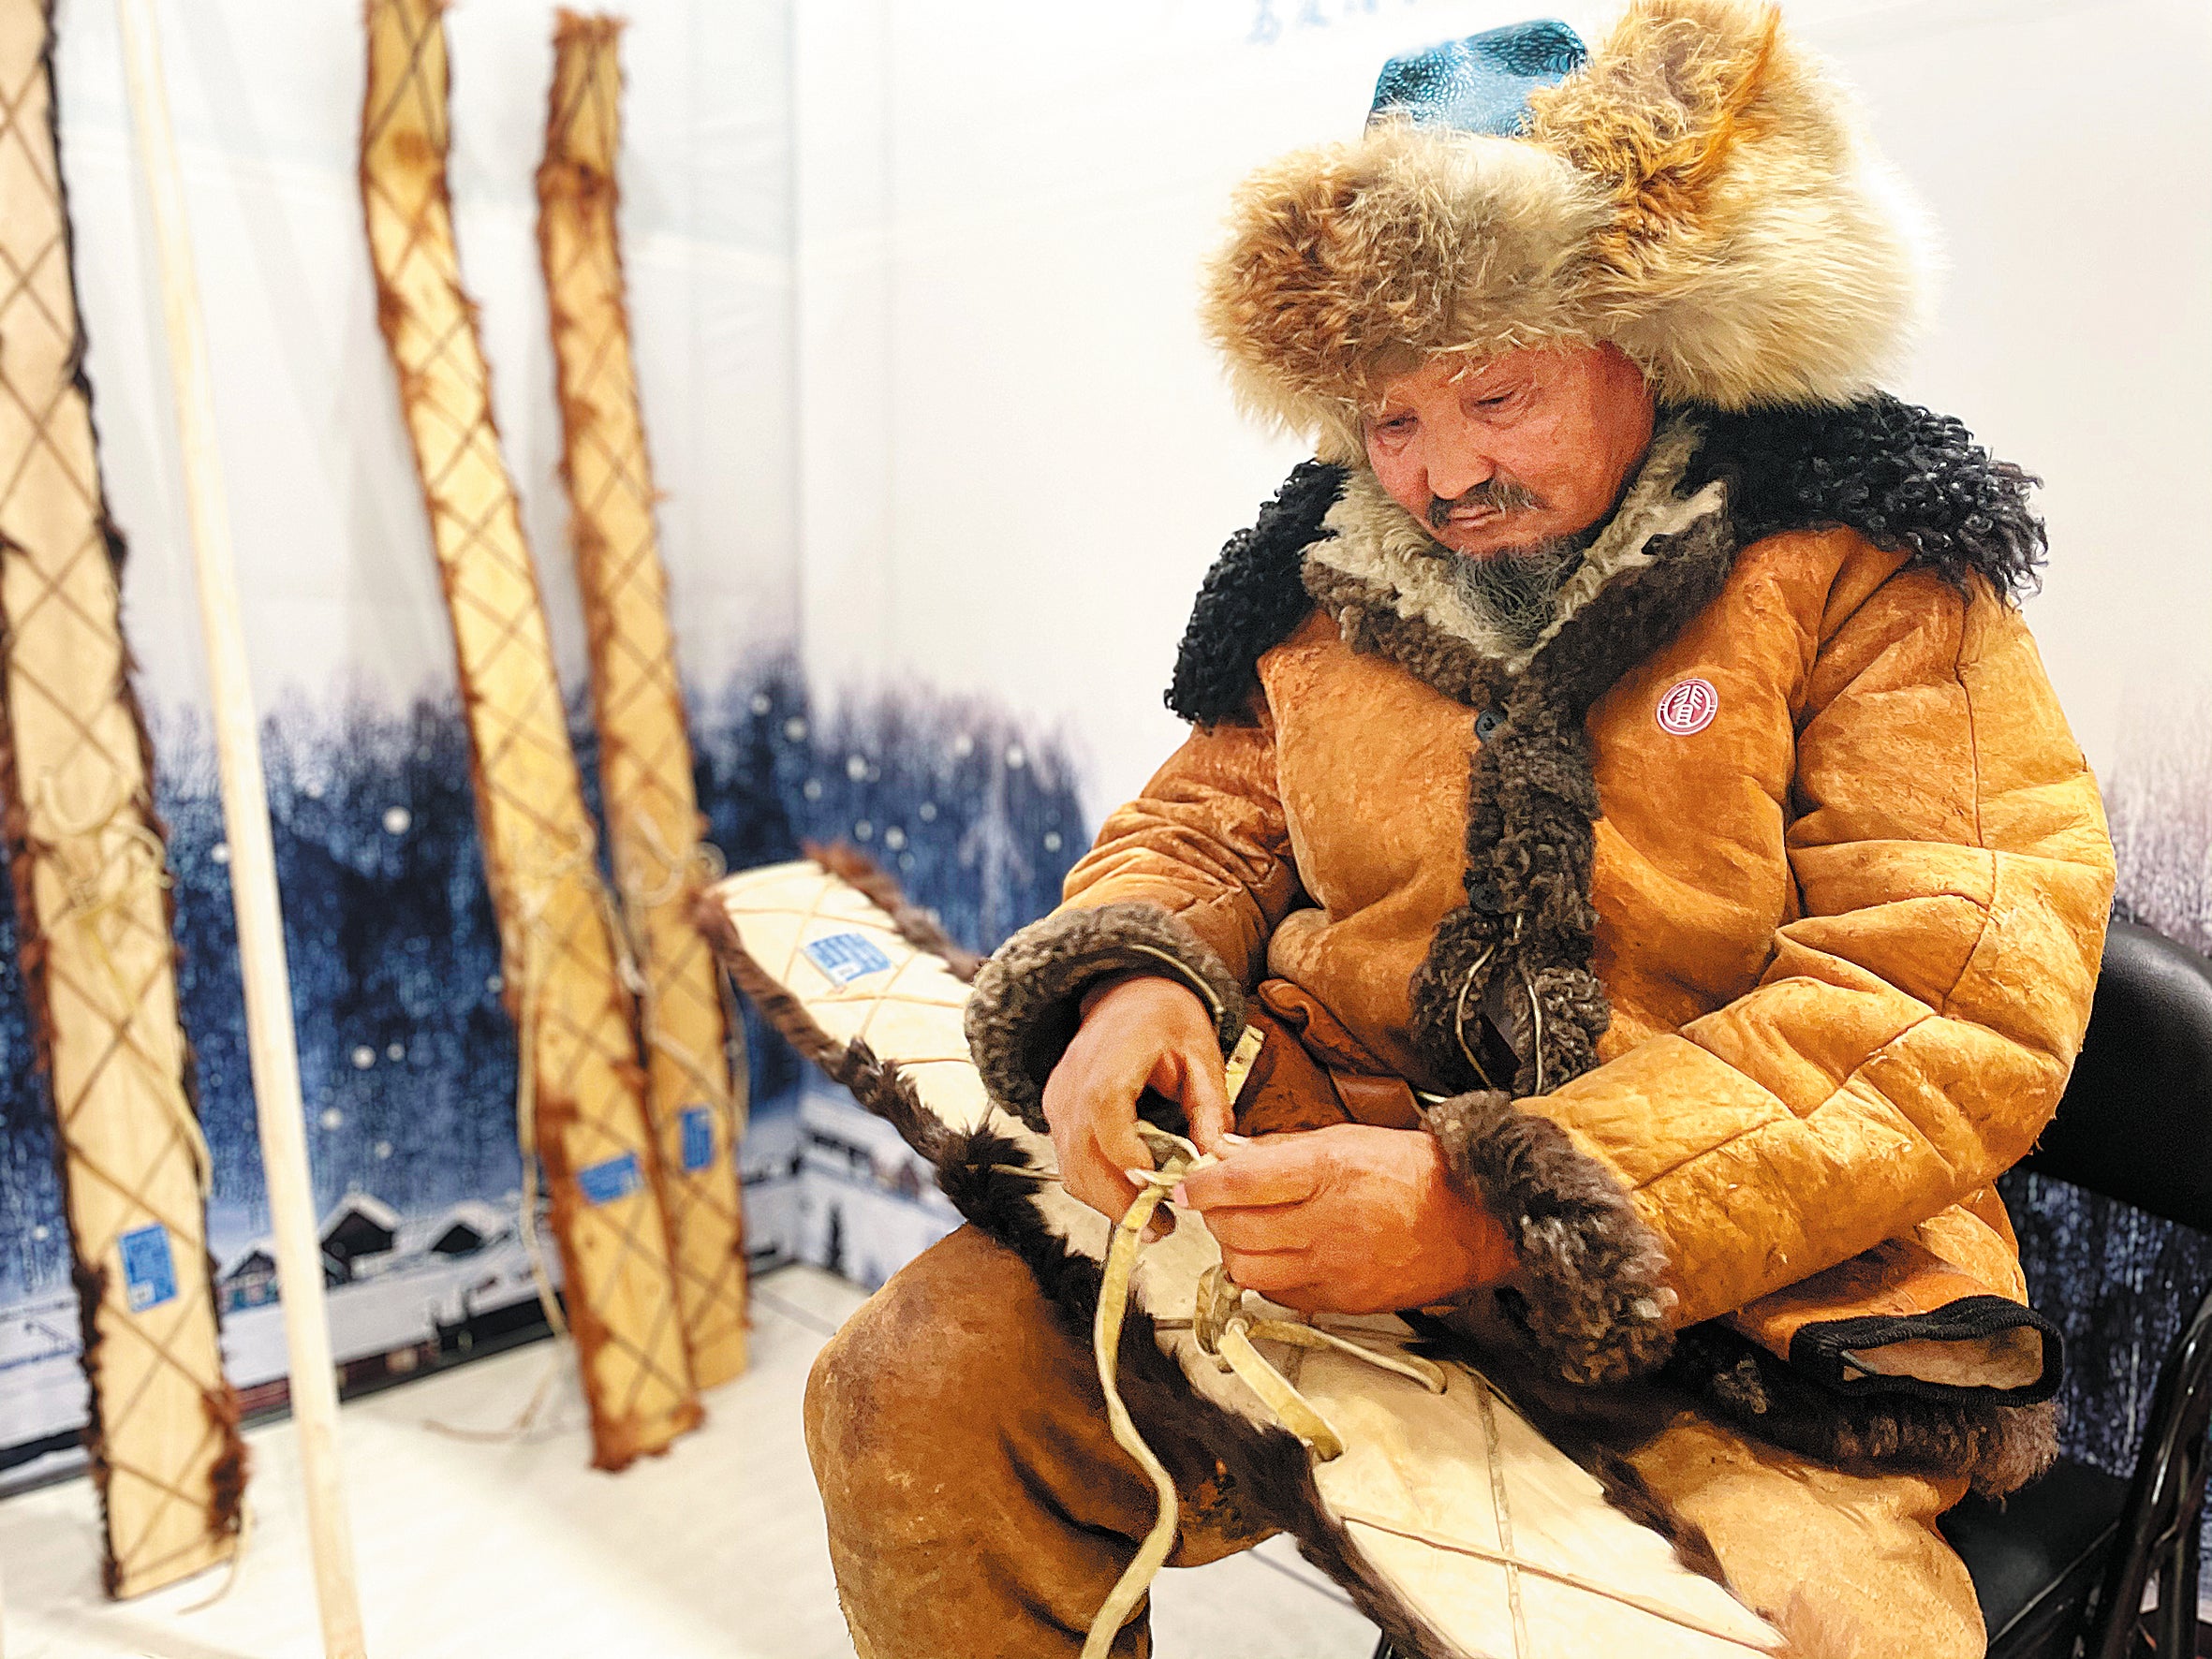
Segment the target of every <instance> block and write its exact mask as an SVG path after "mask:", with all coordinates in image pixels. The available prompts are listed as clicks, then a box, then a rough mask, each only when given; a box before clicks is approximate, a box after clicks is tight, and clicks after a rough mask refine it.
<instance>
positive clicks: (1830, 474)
mask: <svg viewBox="0 0 2212 1659" xmlns="http://www.w3.org/2000/svg"><path fill="white" fill-rule="evenodd" d="M1688 413H1689V414H1690V415H1691V416H1692V418H1694V419H1695V420H1696V421H1697V422H1698V424H1699V425H1700V426H1701V427H1702V428H1703V431H1704V434H1705V435H1704V441H1703V443H1702V444H1701V445H1700V446H1699V448H1698V452H1697V455H1696V457H1695V458H1694V459H1693V460H1692V461H1691V462H1690V466H1689V472H1688V477H1685V478H1684V480H1683V484H1682V489H1683V492H1684V493H1686V494H1688V493H1691V492H1695V491H1696V490H1698V489H1700V488H1702V487H1703V485H1705V484H1706V483H1708V482H1710V481H1712V480H1713V479H1715V478H1720V479H1723V480H1725V482H1726V483H1727V486H1728V492H1729V516H1730V518H1731V520H1732V521H1733V524H1734V527H1735V533H1736V536H1737V539H1738V541H1739V543H1740V544H1741V545H1744V546H1748V545H1749V544H1750V543H1752V542H1754V541H1758V540H1760V539H1762V537H1765V536H1774V535H1777V534H1779V533H1781V532H1783V531H1786V530H1816V529H1830V528H1834V527H1836V526H1838V525H1840V526H1843V527H1845V528H1847V529H1851V530H1855V531H1857V532H1858V533H1859V534H1860V535H1862V536H1865V537H1866V539H1867V540H1869V541H1871V542H1872V543H1874V545H1875V546H1877V547H1879V548H1882V549H1884V550H1886V551H1893V552H1905V553H1908V554H1909V555H1910V560H1911V562H1912V563H1913V564H1916V565H1924V566H1925V567H1926V568H1929V569H1932V570H1935V571H1938V572H1939V573H1940V574H1941V575H1942V576H1943V577H1944V578H1945V579H1946V580H1950V581H1951V582H1953V583H1954V584H1959V585H1964V583H1965V582H1966V580H1967V578H1968V577H1969V575H1972V574H1979V575H1981V576H1983V577H1984V578H1986V579H1987V580H1988V581H1989V582H1990V584H1991V585H1992V586H1994V587H1995V588H1996V589H1997V590H1998V592H1999V593H2001V594H2005V595H2013V596H2017V595H2022V594H2025V593H2028V592H2029V591H2032V589H2033V588H2034V586H2035V581H2036V576H2037V572H2038V570H2039V569H2040V567H2041V566H2042V560H2043V554H2044V551H2045V546H2046V543H2045V540H2044V536H2043V524H2042V520H2041V519H2040V518H2038V517H2037V516H2036V514H2035V513H2034V511H2033V510H2032V509H2031V508H2030V507H2029V506H2028V491H2029V490H2030V489H2031V488H2032V487H2033V486H2034V484H2035V483H2036V479H2034V478H2033V477H2030V476H2029V475H2028V474H2027V473H2024V472H2022V471H2021V470H2020V468H2018V467H2017V466H2014V465H2013V463H2012V462H2005V461H1998V460H1996V459H1994V458H1993V457H1992V456H1991V455H1990V454H1989V452H1988V451H1987V450H1986V449H1984V448H1982V447H1981V446H1980V445H1979V444H1977V443H1975V442H1974V440H1973V437H1972V435H1971V434H1970V433H1968V431H1967V429H1966V428H1965V427H1964V426H1963V425H1961V424H1960V423H1959V422H1958V421H1957V420H1956V419H1954V418H1952V417H1951V416H1948V415H1936V414H1931V413H1930V412H1929V411H1928V410H1926V409H1923V408H1918V407H1916V406H1914V405H1912V404H1906V403H1902V402H1900V401H1899V400H1898V399H1896V398H1894V397H1888V396H1881V397H1876V398H1871V399H1869V400H1867V401H1866V402H1865V403H1862V404H1851V405H1850V406H1849V407H1846V408H1839V409H1803V410H1766V411H1759V412H1754V413H1751V414H1743V415H1731V414H1725V413H1722V412H1721V411H1719V410H1716V409H1695V410H1691V411H1689V412H1688ZM1344 478H1345V469H1344V468H1343V467H1340V466H1330V465H1324V464H1323V463H1321V462H1315V461H1308V462H1302V463H1301V464H1300V465H1299V466H1297V467H1296V468H1294V469H1293V470H1292V471H1291V473H1290V477H1289V478H1287V479H1286V480H1285V481H1284V483H1283V487H1282V488H1281V490H1279V491H1278V492H1276V496H1275V499H1274V500H1272V501H1270V502H1269V503H1268V504H1267V505H1266V506H1265V507H1261V509H1260V515H1259V518H1258V519H1257V520H1256V521H1254V523H1253V524H1252V526H1251V528H1249V529H1247V530H1240V531H1239V532H1237V534H1236V535H1234V536H1231V537H1230V539H1229V543H1228V545H1227V546H1226V547H1224V548H1223V549H1222V550H1221V556H1220V558H1219V559H1217V561H1216V562H1215V565H1214V567H1213V569H1212V570H1211V571H1209V572H1208V573H1207V576H1206V580H1205V584H1204V586H1203V587H1202V588H1201V589H1200V591H1199V595H1198V602H1197V604H1196V605H1195V606H1193V608H1192V609H1191V613H1190V624H1189V626H1188V627H1187V629H1186V630H1185V632H1184V635H1183V642H1182V645H1181V647H1180V648H1179V649H1178V650H1177V652H1176V654H1175V673H1174V678H1173V680H1172V683H1170V685H1169V687H1168V692H1167V705H1168V707H1169V708H1170V709H1172V710H1173V711H1174V712H1176V713H1177V714H1180V715H1181V716H1182V717H1183V718H1184V719H1186V720H1188V721H1191V722H1193V723H1195V724H1197V725H1201V726H1212V725H1218V724H1221V723H1223V722H1230V723H1237V722H1242V721H1244V720H1246V719H1247V718H1249V714H1248V711H1249V708H1250V704H1251V698H1252V697H1253V695H1254V694H1255V693H1256V692H1257V691H1258V689H1259V684H1260V681H1259V673H1258V665H1259V661H1260V658H1261V656H1262V655H1264V654H1265V653H1267V652H1268V651H1270V650H1272V649H1273V648H1274V647H1275V646H1276V645H1279V644H1281V643H1282V641H1283V640H1285V639H1288V638H1290V633H1291V632H1292V630H1294V629H1295V628H1296V627H1297V626H1298V624H1300V623H1301V622H1303V621H1304V620H1305V616H1306V613H1307V612H1308V611H1309V610H1311V609H1312V608H1313V600H1312V599H1311V597H1310V596H1309V595H1307V594H1306V592H1305V587H1304V585H1303V584H1302V582H1301V580H1300V576H1299V571H1300V565H1301V563H1302V561H1303V557H1304V554H1305V549H1306V548H1307V547H1308V546H1309V545H1310V544H1311V543H1313V542H1314V541H1315V540H1317V539H1318V538H1319V537H1320V536H1321V535H1322V534H1323V531H1322V528H1321V521H1322V519H1323V518H1324V517H1325V516H1326V515H1327V514H1328V511H1329V509H1330V507H1333V506H1335V502H1336V497H1337V494H1338V492H1339V491H1340V490H1341V489H1342V488H1343V484H1344Z"/></svg>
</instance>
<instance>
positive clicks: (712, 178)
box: [56, 0, 793, 705]
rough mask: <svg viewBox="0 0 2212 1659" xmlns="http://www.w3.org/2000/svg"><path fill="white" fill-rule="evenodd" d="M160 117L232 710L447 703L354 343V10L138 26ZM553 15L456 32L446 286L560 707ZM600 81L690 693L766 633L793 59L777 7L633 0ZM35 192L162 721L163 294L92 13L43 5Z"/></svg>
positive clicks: (464, 8)
mask: <svg viewBox="0 0 2212 1659" xmlns="http://www.w3.org/2000/svg"><path fill="white" fill-rule="evenodd" d="M157 9H158V15H159V19H160V22H161V26H162V30H163V41H164V47H165V51H166V53H167V68H168V80H169V92H170V107H171V111H172V115H173V118H174V121H175V125H176V128H177V133H178V139H179V144H180V147H181V150H182V155H183V165H184V178H185V188H186V193H187V203H188V207H189V210H190V213H191V215H192V229H193V235H194V241H195V243H196V251H197V257H198V261H199V287H200V294H201V299H202V302H203V303H204V305H205V307H206V313H207V330H208V336H209V349H210V352H211V354H212V356H213V359H214V392H215V403H216V421H217V431H218V437H219V440H220V443H221V448H222V451H223V460H224V464H225V470H226V473H227V475H228V481H229V491H230V497H231V519H232V522H233V527H234V530H235V534H236V536H237V543H238V547H237V551H238V561H239V568H240V576H241V580H242V584H243V588H244V591H245V595H246V604H247V610H246V616H245V624H246V632H247V638H248V643H249V645H250V647H251V650H252V653H253V666H254V678H255V688H256V691H257V693H258V695H259V697H261V700H262V701H263V703H264V705H269V704H272V703H273V701H274V700H275V699H276V698H277V697H281V696H282V695H284V694H285V693H286V692H287V691H288V690H294V691H304V692H307V693H309V694H320V693H324V692H327V691H329V690H332V689H335V687H336V685H337V683H339V682H341V681H342V680H344V679H345V678H346V677H347V676H348V675H366V676H369V677H371V678H373V679H374V680H375V681H376V682H377V683H380V685H381V686H382V687H383V688H384V689H385V690H386V691H388V692H390V693H391V694H396V695H399V696H411V695H413V694H415V693H416V692H418V691H420V690H422V689H425V688H426V687H450V685H451V683H452V677H453V675H452V639H451V635H450V631H449V630H448V627H447V624H446V616H445V609H444V603H443V601H442V599H441V598H440V596H439V593H438V586H437V573H436V566H435V563H434V562H433V559H432V556H431V551H430V541H429V532H428V527H427V524H426V522H425V521H424V518H423V513H422V505H421V497H420V490H419V488H418V486H417V484H416V482H415V474H414V465H413V462H412V461H411V460H410V458H409V455H408V450H407V445H406V433H405V431H404V430H403V429H402V427H401V425H400V421H399V413H398V404H397V397H396V393H395V391H394V389H393V381H392V375H391V368H390V365H389V362H388V360H387V359H386V357H385V353H384V345H383V341H382V339H381V338H380V336H379V335H378V334H377V331H376V311H375V301H374V298H373V294H372V289H371V285H370V277H369V265H368V252H367V246H366V243H365V242H364V240H363V237H362V231H361V198H360V192H359V187H358V185H357V184H356V182H355V156H356V151H357V135H358V130H359V125H360V120H361V73H362V68H361V61H362V60H361V51H362V45H361V7H360V5H359V4H358V0H284V4H281V5H272V4H269V3H268V0H165V3H163V4H161V5H160V6H159V7H158V8H157ZM553 9H554V8H553V5H552V4H551V0H465V3H464V4H461V5H458V6H456V7H454V8H453V10H452V12H451V14H450V20H449V29H450V37H451V42H452V64H453V156H452V169H451V170H452V186H453V194H454V198H455V215H456V221H457V236H458V239H459V242H460V244H461V259H462V267H463V271H464V274H465V280H466V282H467V284H468V286H469V288H470V290H471V292H472V293H473V294H474V295H475V297H476V298H477V300H478V301H480V303H481V305H482V316H483V327H484V332H485V337H486V344H487V347H488V349H489V353H490V356H491V359H492V362H493V371H494V398H495V401H496V405H497V409H498V413H499V418H500V425H501V428H502V430H503V432H504V433H505V437H506V446H507V456H508V461H509V465H510V467H511V468H512V469H513V471H514V473H515V475H516V479H517V482H518V484H519V486H520V487H521V490H522V492H523V498H524V511H525V518H526V521H527V524H528V528H529V530H530V533H531V537H532V541H533V543H534V545H535V547H536V550H537V553H538V566H539V570H540V573H541V576H542V578H543V580H544V582H545V585H546V588H547V590H548V600H549V605H550V608H551V609H552V612H553V621H554V625H555V636H556V642H557V644H558V646H559V648H560V650H561V653H562V656H563V660H564V666H565V668H568V670H570V671H571V672H570V683H571V684H572V685H574V684H581V681H580V680H579V679H578V678H576V676H578V675H581V673H582V653H583V647H582V621H581V616H580V613H579V609H578V606H577V603H576V598H575V592H574V580H573V573H572V568H571V566H570V565H569V563H568V551H567V543H566V541H565V538H564V536H563V525H564V523H565V521H566V518H567V505H566V501H565V499H564V497H563V495H562V492H561V490H560V486H559V483H558V481H557V478H556V477H555V474H554V469H555V467H556V466H557V464H558V462H559V457H560V441H561V439H560V426H559V418H558V413H557V410H556V407H555V405H554V403H553V366H552V353H551V348H550V345H549V343H548V340H547V335H546V318H545V294H544V285H543V282H542V280H541V278H540V277H539V274H538V251H537V242H536V239H535V231H534V225H535V222H536V213H537V201H536V196H535V192H534V185H533V175H534V173H535V170H536V169H537V165H538V155H539V153H540V150H541V146H542V138H543V132H544V125H545V89H546V85H547V81H548V80H549V78H550V76H551V72H552V66H553V48H552V26H553ZM628 9H629V12H630V15H631V18H632V25H631V27H630V28H629V30H628V31H627V34H626V35H625V36H624V39H623V48H622V50H623V58H624V63H625V66H626V68H627V72H628V76H629V81H630V83H631V87H632V94H631V95H630V96H629V98H628V99H627V101H626V108H625V112H624V113H625V123H626V132H625V149H624V154H623V173H622V181H621V182H622V185H623V192H624V195H623V212H622V227H623V234H624V237H625V243H626V247H625V252H626V256H627V266H628V273H629V282H630V291H631V301H632V309H633V312H634V314H635V316H636V318H637V346H638V356H639V377H640V379H641V383H642V386H643V390H644V395H645V398H646V401H647V404H648V416H649V420H650V437H651V441H652V445H653V459H654V462H655V465H656V469H657V473H658V477H659V482H660V484H661V486H662V488H663V489H664V490H665V491H666V492H668V501H667V503H666V504H665V505H664V507H663V508H662V512H661V529H662V536H663V542H664V551H665V553H666V556H667V558H668V561H669V564H670V566H671V582H672V583H673V585H674V587H675V589H676V594H677V598H678V602H679V607H680V611H681V614H682V616H683V617H684V620H685V624H686V628H685V636H686V638H685V644H686V652H685V658H686V662H685V666H686V669H687V670H688V671H689V672H691V673H692V674H693V675H694V676H714V677H716V678H718V677H719V675H720V674H721V673H722V672H723V671H724V670H725V669H726V668H728V666H729V664H730V660H731V659H732V658H734V657H735V656H738V655H742V654H743V653H745V652H746V651H747V650H750V649H752V648H754V647H756V646H757V645H759V643H760V642H762V641H766V640H773V641H775V642H778V643H780V642H782V641H784V640H786V639H788V637H789V631H790V627H791V602H792V601H791V592H792V590H791V569H792V519H791V501H792V492H791V476H792V465H793V450H792V446H791V440H790V420H789V410H790V406H791V401H792V389H791V358H790V350H789V341H790V338H791V333H790V326H789V314H790V302H791V301H790V294H791V287H790V279H791V265H790V258H789V247H790V210H789V200H790V195H789V171H790V150H789V143H790V125H789V97H788V88H789V37H788V31H787V27H786V21H785V15H784V11H783V7H781V5H779V4H773V3H770V0H652V3H650V4H643V5H638V6H635V7H630V8H628ZM56 27H57V31H58V37H59V43H60V44H59V51H58V69H57V74H58V80H59V93H60V100H61V110H62V127H63V131H62V165H63V171H64V175H65V177H66V181H67V184H68V188H69V195H70V209H71V214H72V218H73V221H74V223H75V227H76V235H77V277H78V284H79V291H80V303H81V309H82V311H83V314H84V316H85V322H86V328H87V330H88V333H89V335H90V339H91V349H90V357H89V367H90V372H91V375H92V380H93V394H94V412H95V415H96V418H97V420H98V422H99V428H100V436H101V441H102V448H103V459H104V462H105V465H106V469H107V475H108V483H109V491H110V497H111V505H112V507H113V509H114V512H115V516H116V518H117V520H118V521H119V522H120V523H121V524H122V526H123V529H124V532H125V535H126V536H128V537H129V538H130V540H131V544H132V547H133V550H134V561H133V565H132V567H131V573H130V580H129V582H128V584H127V587H126V603H127V617H126V624H127V626H128V627H129V629H130V631H131V636H132V639H133V642H134V644H135V645H136V647H137V649H138V652H139V654H140V658H141V659H142V660H143V662H144V664H145V667H146V670H147V676H148V687H149V691H150V693H151V697H152V700H153V701H155V703H156V704H157V705H166V704H170V703H174V702H176V701H180V700H184V701H198V700H199V695H200V693H199V684H200V679H199V676H200V669H199V639H198V630H197V626H196V624H194V622H193V620H192V619H193V617H194V614H195V613H194V611H193V609H192V604H191V594H190V589H189V572H190V566H189V564H188V561H187V558H186V549H187V547H188V544H187V543H186V541H185V539H184V536H185V525H184V505H183V499H182V494H181V490H182V486H181V483H180V481H179V477H178V474H177V471H176V460H175V440H174V434H173V419H172V417H171V414H170V403H169V390H168V380H167V370H166V357H165V347H164V345H163V342H162V334H161V319H160V311H159V296H158V292H157V291H156V289H155V286H154V280H153V273H152V264H151V250H150V242H149V240H148V232H149V228H148V226H147V224H146V222H145V219H144V209H143V207H142V204H141V200H140V194H139V189H138V185H137V182H136V159H135V156H136V153H135V151H134V150H133V148H132V142H131V136H130V130H129V123H128V119H127V108H126V106H125V103H124V91H123V76H122V70H121V63H120V59H119V57H118V43H117V40H116V37H115V15H114V8H113V7H112V6H111V5H110V4H108V3H107V0H62V4H61V7H60V11H59V15H58V17H57V19H56Z"/></svg>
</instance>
